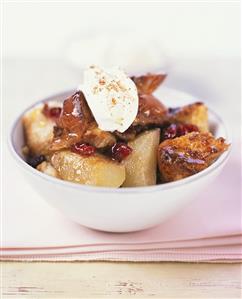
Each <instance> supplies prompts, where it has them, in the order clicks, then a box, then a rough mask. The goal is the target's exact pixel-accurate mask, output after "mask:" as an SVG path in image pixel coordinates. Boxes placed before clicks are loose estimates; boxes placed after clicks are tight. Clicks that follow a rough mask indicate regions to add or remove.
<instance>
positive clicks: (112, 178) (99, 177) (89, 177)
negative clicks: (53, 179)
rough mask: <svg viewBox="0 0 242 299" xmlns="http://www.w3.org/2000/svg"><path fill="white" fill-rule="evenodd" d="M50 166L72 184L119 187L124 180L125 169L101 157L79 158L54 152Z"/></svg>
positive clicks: (70, 153) (72, 154)
mask: <svg viewBox="0 0 242 299" xmlns="http://www.w3.org/2000/svg"><path fill="white" fill-rule="evenodd" d="M51 164H52V165H53V166H54V168H55V169H56V170H57V172H58V175H59V176H60V178H62V179H63V180H66V181H71V182H73V183H79V184H85V185H93V186H103V187H119V186H120V185H122V183H123V182H124V180H125V167H124V166H123V165H121V164H120V163H118V162H115V161H112V160H111V159H108V158H106V157H104V156H102V155H99V154H94V155H92V156H88V157H85V156H81V155H79V154H76V153H73V152H71V151H68V150H64V151H59V152H55V153H54V154H53V156H52V158H51Z"/></svg>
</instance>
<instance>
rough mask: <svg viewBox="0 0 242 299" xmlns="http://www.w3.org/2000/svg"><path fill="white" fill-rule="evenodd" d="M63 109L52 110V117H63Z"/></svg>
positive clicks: (54, 108)
mask: <svg viewBox="0 0 242 299" xmlns="http://www.w3.org/2000/svg"><path fill="white" fill-rule="evenodd" d="M61 110H62V109H61V107H53V108H50V117H53V118H58V117H60V115H61Z"/></svg>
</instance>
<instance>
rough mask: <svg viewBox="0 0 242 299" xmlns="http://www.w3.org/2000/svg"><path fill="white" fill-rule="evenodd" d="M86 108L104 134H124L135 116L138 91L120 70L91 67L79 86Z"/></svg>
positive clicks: (86, 71) (85, 72)
mask: <svg viewBox="0 0 242 299" xmlns="http://www.w3.org/2000/svg"><path fill="white" fill-rule="evenodd" d="M79 89H80V90H81V91H82V92H83V94H84V96H85V98H86V101H87V103H88V106H89V107H90V109H91V111H92V114H93V116H94V118H95V120H96V122H97V124H98V127H99V128H100V129H101V130H103V131H111V132H113V131H115V130H117V131H119V132H121V133H123V132H124V131H126V130H127V129H128V128H129V127H130V125H131V124H132V123H133V121H134V120H135V117H136V115H137V113H138V105H139V98H138V91H137V88H136V85H135V84H134V82H133V81H132V80H131V79H130V78H129V77H128V76H127V75H126V74H125V72H124V71H122V70H121V69H119V68H117V67H114V68H109V69H105V70H104V69H102V68H100V67H98V66H94V65H93V66H90V67H89V68H87V69H86V70H85V71H84V76H83V84H81V85H80V86H79Z"/></svg>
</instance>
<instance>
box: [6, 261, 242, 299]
mask: <svg viewBox="0 0 242 299" xmlns="http://www.w3.org/2000/svg"><path fill="white" fill-rule="evenodd" d="M1 267H2V289H1V292H2V298H34V299H36V298H241V291H242V289H241V287H242V286H241V281H242V272H241V271H242V265H241V264H189V263H111V262H80V263H79V262H78V263H77V262H73V263H69V262H68V263H63V262H61V263H47V262H43V263H36V262H32V263H25V262H18V263H16V262H4V263H1Z"/></svg>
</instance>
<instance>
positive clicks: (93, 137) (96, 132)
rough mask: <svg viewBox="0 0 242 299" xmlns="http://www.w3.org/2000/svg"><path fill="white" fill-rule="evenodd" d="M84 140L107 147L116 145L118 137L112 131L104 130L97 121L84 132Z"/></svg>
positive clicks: (96, 145) (97, 145)
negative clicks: (98, 125)
mask: <svg viewBox="0 0 242 299" xmlns="http://www.w3.org/2000/svg"><path fill="white" fill-rule="evenodd" d="M82 142H84V143H88V144H91V145H93V146H95V147H96V148H105V147H110V146H112V145H114V143H116V138H115V136H114V135H113V134H112V133H110V132H107V131H102V130H101V129H99V128H98V127H97V124H96V123H93V125H90V127H89V128H88V129H87V130H86V132H85V133H84V135H83V138H82Z"/></svg>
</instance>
